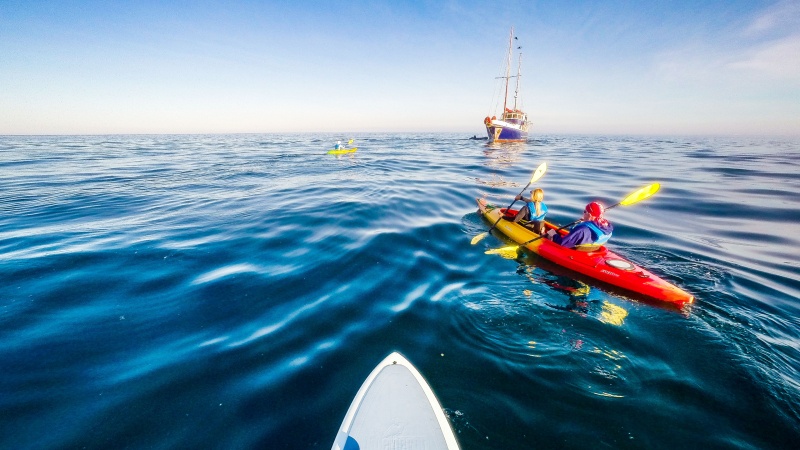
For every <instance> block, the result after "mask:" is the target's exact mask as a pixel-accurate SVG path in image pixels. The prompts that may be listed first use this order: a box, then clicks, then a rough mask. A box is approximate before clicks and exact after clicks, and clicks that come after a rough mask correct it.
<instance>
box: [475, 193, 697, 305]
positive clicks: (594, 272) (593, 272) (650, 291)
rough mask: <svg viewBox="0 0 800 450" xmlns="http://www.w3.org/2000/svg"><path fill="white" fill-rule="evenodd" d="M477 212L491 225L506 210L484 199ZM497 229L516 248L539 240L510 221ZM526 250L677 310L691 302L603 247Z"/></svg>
mask: <svg viewBox="0 0 800 450" xmlns="http://www.w3.org/2000/svg"><path fill="white" fill-rule="evenodd" d="M478 212H479V213H481V214H482V215H483V216H484V217H486V218H487V219H488V220H489V221H491V222H492V223H494V222H496V221H497V220H498V219H499V218H500V215H501V214H504V213H505V208H498V207H497V206H494V205H489V204H487V203H486V200H484V199H478ZM515 214H516V211H515V210H510V211H509V215H510V217H513V216H514V215H515ZM504 217H505V216H504ZM546 227H547V228H548V229H557V228H558V227H556V226H554V225H553V224H551V223H549V222H547V223H546ZM497 229H498V230H500V231H502V232H503V234H505V235H506V236H508V237H509V238H511V239H512V240H513V241H514V242H517V243H518V244H522V243H524V242H527V241H529V240H531V239H533V238H535V237H537V236H538V235H537V234H536V233H534V232H533V231H532V230H529V229H527V228H525V227H523V226H522V225H519V224H516V223H513V222H511V221H509V220H501V221H500V222H498V223H497ZM559 233H561V234H562V235H566V234H567V233H568V231H567V230H561V231H559ZM525 248H527V249H528V250H530V251H532V252H534V253H536V254H537V255H539V256H541V257H542V258H545V259H547V260H550V261H552V262H554V263H556V264H558V265H560V266H562V267H566V268H567V269H570V270H574V271H575V272H578V273H580V274H583V275H586V276H588V277H591V278H594V279H596V280H600V281H602V282H605V283H608V284H610V285H613V286H616V287H620V288H623V289H626V290H629V291H631V292H635V293H638V294H641V295H644V296H647V297H650V298H654V299H656V300H661V301H664V302H670V303H672V304H675V305H676V306H678V307H681V306H683V305H684V304H690V303H692V302H693V301H694V296H693V295H692V294H689V293H688V292H686V291H684V290H682V289H680V288H678V287H677V286H675V285H673V284H670V283H669V282H667V281H665V280H663V279H661V278H659V277H658V276H656V275H655V274H653V273H651V272H649V271H647V270H645V269H643V268H641V267H639V266H637V265H636V264H633V263H632V262H630V261H628V260H626V259H625V258H623V257H621V256H619V255H617V254H615V253H614V252H612V251H610V250H608V249H607V248H606V247H605V246H601V247H600V248H599V249H597V250H595V251H590V252H586V251H578V250H574V249H569V248H565V247H562V246H560V245H558V244H556V243H554V242H552V241H550V240H548V239H546V238H542V239H538V240H535V241H533V242H531V243H529V244H527V245H525Z"/></svg>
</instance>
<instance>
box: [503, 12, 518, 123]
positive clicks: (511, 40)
mask: <svg viewBox="0 0 800 450" xmlns="http://www.w3.org/2000/svg"><path fill="white" fill-rule="evenodd" d="M513 47H514V27H511V34H509V36H508V62H507V63H506V95H505V97H504V98H503V114H505V113H506V109H507V107H506V105H507V103H508V79H509V78H511V49H512V48H513ZM514 102H515V103H516V100H514Z"/></svg>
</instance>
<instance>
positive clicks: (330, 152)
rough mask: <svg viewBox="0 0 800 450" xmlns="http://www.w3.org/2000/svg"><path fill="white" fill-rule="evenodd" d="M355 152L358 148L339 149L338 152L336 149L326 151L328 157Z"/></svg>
mask: <svg viewBox="0 0 800 450" xmlns="http://www.w3.org/2000/svg"><path fill="white" fill-rule="evenodd" d="M356 150H358V147H353V148H340V149H338V150H336V149H334V150H328V154H329V155H343V154H345V153H353V152H355V151H356Z"/></svg>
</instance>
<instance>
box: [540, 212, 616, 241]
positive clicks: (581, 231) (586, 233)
mask: <svg viewBox="0 0 800 450" xmlns="http://www.w3.org/2000/svg"><path fill="white" fill-rule="evenodd" d="M604 211H605V209H604V208H603V205H601V204H600V203H597V202H591V203H589V204H588V205H586V208H585V209H584V210H583V218H582V219H581V223H579V224H577V225H575V226H574V227H572V229H571V230H570V231H569V234H567V235H566V236H561V235H560V234H558V233H556V231H555V230H550V231H548V232H547V236H548V238H550V239H552V241H553V242H555V243H556V244H561V245H562V246H564V247H567V248H574V249H576V250H595V249H597V248H598V247H599V246H601V245H603V244H605V243H606V242H608V239H609V238H610V237H611V232H612V231H614V227H613V226H612V225H611V224H610V223H609V222H608V221H607V220H606V219H605V218H604V217H603V212H604Z"/></svg>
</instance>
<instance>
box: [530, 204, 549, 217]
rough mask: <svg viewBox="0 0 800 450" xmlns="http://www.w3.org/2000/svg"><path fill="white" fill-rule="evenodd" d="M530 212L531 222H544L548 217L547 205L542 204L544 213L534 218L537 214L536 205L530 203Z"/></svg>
mask: <svg viewBox="0 0 800 450" xmlns="http://www.w3.org/2000/svg"><path fill="white" fill-rule="evenodd" d="M528 212H529V213H530V220H531V221H534V220H536V221H542V220H544V216H546V215H547V205H545V204H544V202H542V213H541V214H539V215H538V216H535V217H534V214H536V204H535V203H534V202H528Z"/></svg>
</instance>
